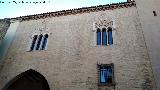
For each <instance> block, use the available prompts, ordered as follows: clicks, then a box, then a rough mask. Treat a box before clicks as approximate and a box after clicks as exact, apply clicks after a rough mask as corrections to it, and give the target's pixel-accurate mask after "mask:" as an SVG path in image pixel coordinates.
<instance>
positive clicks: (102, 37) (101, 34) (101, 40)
mask: <svg viewBox="0 0 160 90" xmlns="http://www.w3.org/2000/svg"><path fill="white" fill-rule="evenodd" d="M100 31H101V46H102V42H103V32H102V29H100Z"/></svg>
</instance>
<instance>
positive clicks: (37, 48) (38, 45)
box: [36, 34, 43, 50]
mask: <svg viewBox="0 0 160 90" xmlns="http://www.w3.org/2000/svg"><path fill="white" fill-rule="evenodd" d="M42 37H43V35H42V34H41V35H39V37H38V42H37V47H36V50H39V47H40V44H41V41H42Z"/></svg>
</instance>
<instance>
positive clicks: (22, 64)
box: [0, 7, 155, 90]
mask: <svg viewBox="0 0 160 90" xmlns="http://www.w3.org/2000/svg"><path fill="white" fill-rule="evenodd" d="M108 19H110V20H112V21H113V22H114V25H115V26H114V27H115V34H114V36H113V37H114V38H113V40H114V44H113V45H111V46H95V45H93V38H94V35H93V28H94V23H95V22H99V21H101V20H108ZM41 31H42V32H41ZM40 33H49V41H48V49H47V50H45V51H33V52H29V51H28V46H29V45H30V43H29V42H30V41H31V37H32V35H33V34H40ZM97 63H101V64H110V63H113V64H114V76H115V88H113V90H155V89H154V83H153V82H154V80H153V75H152V70H151V66H150V61H149V58H148V54H147V50H146V46H145V42H144V38H143V32H142V28H141V24H140V21H139V17H138V14H137V10H136V7H129V8H123V9H115V10H106V11H99V12H92V13H84V14H76V15H68V16H61V17H53V18H46V19H39V20H30V21H24V22H20V24H19V26H18V29H17V32H16V36H15V39H14V40H13V42H12V45H11V47H10V48H9V51H8V53H7V55H6V58H5V63H4V67H3V69H2V70H1V74H0V89H1V88H3V87H4V86H5V84H6V83H7V82H9V81H10V80H11V79H12V78H14V77H15V76H17V75H18V74H20V73H22V72H24V71H26V70H29V69H34V70H36V71H38V72H40V73H41V74H42V75H43V76H44V77H45V78H46V79H47V81H48V83H49V86H50V89H51V90H97V89H98V69H97Z"/></svg>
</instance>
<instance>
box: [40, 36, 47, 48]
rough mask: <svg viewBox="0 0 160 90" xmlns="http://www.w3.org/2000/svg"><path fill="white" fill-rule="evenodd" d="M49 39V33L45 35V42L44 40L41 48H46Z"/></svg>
mask: <svg viewBox="0 0 160 90" xmlns="http://www.w3.org/2000/svg"><path fill="white" fill-rule="evenodd" d="M47 39H48V34H45V35H44V39H43V42H42V48H41V50H44V49H45V47H46V44H47Z"/></svg>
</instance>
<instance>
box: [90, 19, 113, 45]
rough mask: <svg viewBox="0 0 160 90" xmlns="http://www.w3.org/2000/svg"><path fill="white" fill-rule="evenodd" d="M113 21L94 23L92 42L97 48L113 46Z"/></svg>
mask: <svg viewBox="0 0 160 90" xmlns="http://www.w3.org/2000/svg"><path fill="white" fill-rule="evenodd" d="M113 30H114V27H113V21H110V20H108V21H107V20H103V21H100V22H98V23H94V30H93V32H94V42H95V45H98V46H107V45H112V44H113V40H114V37H113Z"/></svg>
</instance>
